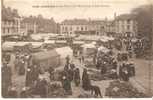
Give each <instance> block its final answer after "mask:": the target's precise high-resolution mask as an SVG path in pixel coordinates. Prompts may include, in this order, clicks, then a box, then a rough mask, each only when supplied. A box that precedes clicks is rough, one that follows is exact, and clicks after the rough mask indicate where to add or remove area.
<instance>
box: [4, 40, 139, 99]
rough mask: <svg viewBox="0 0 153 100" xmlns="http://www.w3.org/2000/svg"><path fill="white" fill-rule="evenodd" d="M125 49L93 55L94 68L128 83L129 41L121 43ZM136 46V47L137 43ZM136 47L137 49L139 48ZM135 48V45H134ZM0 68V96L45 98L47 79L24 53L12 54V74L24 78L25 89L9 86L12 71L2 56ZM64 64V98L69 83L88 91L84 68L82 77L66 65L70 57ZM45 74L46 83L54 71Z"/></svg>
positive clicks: (130, 67)
mask: <svg viewBox="0 0 153 100" xmlns="http://www.w3.org/2000/svg"><path fill="white" fill-rule="evenodd" d="M123 43H124V42H123V41H122V40H120V39H119V42H118V44H117V45H115V46H116V49H117V50H119V51H120V50H121V49H122V48H123ZM124 44H125V45H126V50H127V51H128V53H118V55H117V57H114V56H113V53H112V52H109V53H103V52H96V53H97V54H96V55H95V56H94V63H95V67H96V68H97V69H98V70H100V71H101V75H109V76H108V77H109V78H111V79H120V80H122V81H128V80H129V78H130V77H131V76H135V65H134V63H128V59H129V58H131V57H132V55H133V54H132V53H133V52H135V51H134V46H133V44H132V42H125V43H124ZM138 45H140V44H139V43H138ZM141 45H142V44H141ZM141 45H140V46H141ZM137 47H139V46H137ZM4 58H5V60H4V61H3V67H2V95H3V96H4V97H11V98H12V97H13V98H14V97H22V98H27V97H32V94H34V95H39V96H40V97H42V98H45V97H47V94H48V92H47V91H48V80H46V79H45V78H44V77H43V76H42V72H41V69H40V65H38V64H37V63H32V62H31V55H30V54H28V53H26V54H23V53H18V52H17V53H16V55H15V62H14V63H15V69H14V70H15V73H17V74H18V75H20V76H22V75H25V86H24V87H23V89H22V91H21V92H20V93H18V91H17V90H16V88H15V87H13V85H12V68H11V66H10V65H9V64H8V63H9V59H10V58H9V56H6V57H4ZM65 60H66V63H65V65H64V69H63V70H62V72H61V73H60V82H61V86H62V88H63V89H64V94H65V95H72V94H73V91H72V82H73V83H74V84H75V86H76V87H81V88H83V89H84V90H85V91H89V90H90V89H91V86H92V83H91V79H90V77H89V74H88V70H87V69H86V68H84V69H83V74H82V77H81V76H80V75H81V73H80V69H79V68H78V67H80V66H76V65H75V64H74V63H70V58H69V57H68V56H67V57H66V58H65ZM84 60H85V58H84V56H80V57H79V61H80V63H81V64H83V63H84ZM47 72H48V74H49V79H50V82H51V80H54V79H55V77H54V72H55V69H54V68H52V67H50V68H49V69H48V70H47Z"/></svg>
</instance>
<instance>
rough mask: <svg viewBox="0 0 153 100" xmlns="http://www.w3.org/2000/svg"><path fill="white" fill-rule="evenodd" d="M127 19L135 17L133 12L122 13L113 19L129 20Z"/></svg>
mask: <svg viewBox="0 0 153 100" xmlns="http://www.w3.org/2000/svg"><path fill="white" fill-rule="evenodd" d="M129 19H135V16H134V15H133V14H122V15H119V16H117V17H116V18H115V20H129Z"/></svg>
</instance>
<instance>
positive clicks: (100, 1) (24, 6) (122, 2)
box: [3, 0, 153, 22]
mask: <svg viewBox="0 0 153 100" xmlns="http://www.w3.org/2000/svg"><path fill="white" fill-rule="evenodd" d="M152 1H153V0H4V1H3V2H4V5H5V6H6V7H8V6H9V7H11V8H15V9H17V10H18V12H19V15H21V16H29V15H36V16H37V15H38V14H42V15H43V16H44V17H46V18H51V17H53V18H54V19H55V21H57V22H60V21H62V20H64V19H73V18H89V17H90V18H91V19H103V18H105V17H107V18H108V19H112V18H113V16H114V13H115V12H116V14H117V15H119V14H122V13H129V12H130V11H131V10H132V9H133V8H135V7H138V6H140V5H144V4H150V3H153V2H152ZM55 4H56V5H58V6H59V5H63V4H66V5H79V4H81V5H91V4H94V5H104V6H102V7H81V8H80V7H65V8H63V7H54V8H53V7H44V8H42V7H39V8H36V7H33V6H36V5H39V6H46V5H49V6H53V5H55Z"/></svg>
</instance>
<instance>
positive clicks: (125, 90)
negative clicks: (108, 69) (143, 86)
mask: <svg viewBox="0 0 153 100" xmlns="http://www.w3.org/2000/svg"><path fill="white" fill-rule="evenodd" d="M105 95H106V96H108V97H111V98H144V97H147V95H146V94H144V93H142V92H139V91H138V90H137V89H136V88H134V87H133V86H132V85H131V84H130V83H127V82H121V81H113V82H111V83H110V85H109V87H108V88H106V92H105Z"/></svg>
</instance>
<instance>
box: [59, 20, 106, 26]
mask: <svg viewBox="0 0 153 100" xmlns="http://www.w3.org/2000/svg"><path fill="white" fill-rule="evenodd" d="M104 23H105V21H104V20H86V19H72V20H64V21H63V22H62V23H61V24H65V25H99V24H104Z"/></svg>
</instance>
